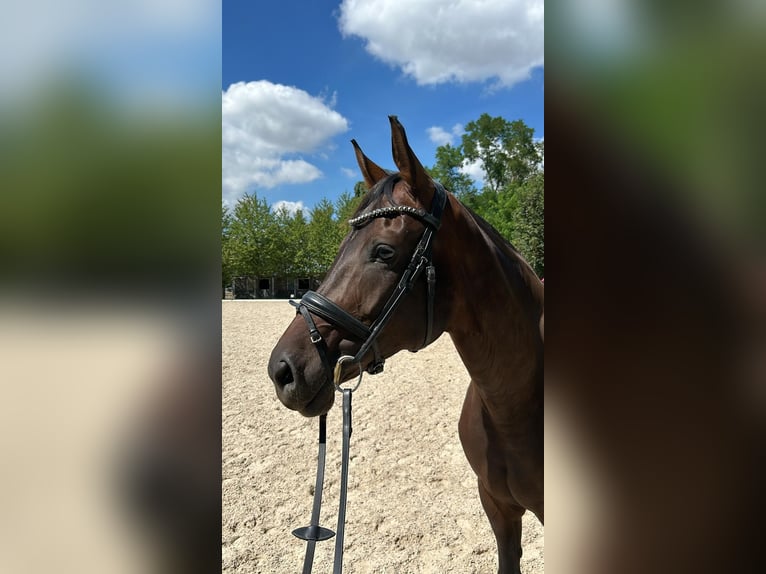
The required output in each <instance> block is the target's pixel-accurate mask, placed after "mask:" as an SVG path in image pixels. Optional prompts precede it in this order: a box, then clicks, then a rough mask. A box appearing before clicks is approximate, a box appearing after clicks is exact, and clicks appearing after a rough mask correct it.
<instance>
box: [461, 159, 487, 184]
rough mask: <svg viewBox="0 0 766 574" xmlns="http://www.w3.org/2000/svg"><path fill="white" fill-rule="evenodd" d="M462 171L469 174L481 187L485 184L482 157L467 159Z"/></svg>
mask: <svg viewBox="0 0 766 574" xmlns="http://www.w3.org/2000/svg"><path fill="white" fill-rule="evenodd" d="M460 171H461V172H462V173H464V174H466V175H467V176H469V177H470V178H471V179H472V180H473V181H474V183H475V184H476V187H478V188H479V189H481V188H482V186H483V185H484V177H485V173H484V164H483V163H482V161H481V160H480V159H478V158H477V159H476V160H474V161H468V160H465V161H464V162H463V166H462V167H461V168H460Z"/></svg>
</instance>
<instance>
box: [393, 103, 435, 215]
mask: <svg viewBox="0 0 766 574" xmlns="http://www.w3.org/2000/svg"><path fill="white" fill-rule="evenodd" d="M388 119H389V121H390V122H391V148H392V151H393V155H394V163H396V167H398V168H399V173H400V174H401V176H402V178H403V179H404V181H406V182H407V183H409V184H410V187H411V188H412V192H413V193H414V194H415V195H417V196H418V199H419V200H420V201H421V203H423V204H424V205H426V206H428V205H431V199H432V197H433V182H432V180H431V178H430V176H429V175H428V173H427V172H426V170H425V168H424V167H423V166H422V165H421V163H420V160H418V158H417V157H416V156H415V152H413V151H412V149H411V148H410V144H409V143H407V134H406V133H405V132H404V126H402V124H400V123H399V119H398V118H397V117H396V116H388Z"/></svg>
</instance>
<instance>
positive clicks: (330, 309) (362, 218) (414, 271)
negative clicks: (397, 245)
mask: <svg viewBox="0 0 766 574" xmlns="http://www.w3.org/2000/svg"><path fill="white" fill-rule="evenodd" d="M398 181H399V177H398V176H390V177H389V178H388V179H387V180H385V181H384V183H383V185H384V186H389V187H390V188H393V186H394V185H395V184H396V183H397V182H398ZM384 189H385V188H384ZM446 203H447V193H446V191H444V187H442V186H441V184H439V183H436V182H434V197H433V200H432V203H431V211H430V212H426V211H425V210H423V209H418V208H415V207H410V206H409V205H390V206H386V207H380V208H378V209H373V210H371V211H368V212H365V213H362V214H360V215H358V216H356V217H354V218H353V219H350V220H349V224H350V225H351V226H352V227H353V228H355V229H360V228H362V227H364V226H365V225H367V224H368V223H369V222H370V221H372V220H373V219H377V218H380V217H397V216H399V215H408V216H410V217H414V218H415V219H418V220H419V221H421V222H422V223H423V224H424V225H425V230H424V231H423V235H422V236H421V238H420V241H419V242H418V244H417V246H416V247H415V252H414V253H413V254H412V258H411V259H410V262H409V265H407V268H406V269H405V270H404V273H402V276H401V277H400V279H399V282H398V283H397V285H396V288H395V289H394V291H393V293H391V296H390V297H389V298H388V301H386V303H385V305H384V306H383V309H382V310H381V312H380V314H379V315H378V318H377V319H375V321H373V323H372V325H370V326H367V325H365V324H364V323H362V322H361V321H360V320H359V319H357V318H356V317H354V316H353V315H351V314H350V313H348V312H347V311H346V310H345V309H343V308H341V307H340V306H338V305H337V304H335V303H334V302H333V301H331V300H330V299H328V298H327V297H325V296H324V295H321V294H320V293H316V292H315V291H307V292H306V293H305V294H304V295H303V297H302V298H301V300H300V302H299V303H296V302H295V301H292V300H291V301H290V304H291V305H293V306H294V307H296V308H297V312H298V313H300V314H301V315H302V316H303V319H304V320H305V321H306V326H307V327H308V330H309V336H310V337H311V342H312V343H313V344H314V346H315V347H316V349H317V352H318V353H319V356H320V358H321V360H322V363H323V365H324V367H325V371H326V372H327V373H328V374H329V377H330V379H331V380H332V378H333V370H334V369H333V367H332V365H331V362H330V360H329V356H328V352H327V345H326V344H325V342H324V339H323V338H322V334H321V333H320V332H319V329H318V328H317V326H316V323H315V322H314V319H313V318H312V317H311V314H312V313H313V314H314V315H317V316H319V317H322V319H324V320H325V321H327V322H329V323H330V324H331V325H333V326H335V327H338V328H340V329H341V330H343V331H345V332H346V333H348V334H349V335H351V336H352V337H353V338H355V339H356V340H357V341H362V346H361V347H360V348H359V350H358V351H357V353H356V355H354V356H353V357H352V356H347V357H341V359H345V360H344V361H341V362H348V363H361V361H362V359H363V357H364V355H365V354H367V352H368V351H369V350H370V349H372V351H373V354H374V357H375V358H374V360H373V361H372V362H371V363H370V365H369V366H368V367H367V369H366V370H367V372H368V373H370V374H371V375H377V374H378V373H381V372H383V365H384V363H385V359H384V358H383V357H382V355H381V354H380V349H379V348H378V345H377V340H378V337H379V336H380V334H381V332H382V331H383V328H384V327H385V326H386V324H387V323H388V322H389V320H390V319H391V317H392V315H393V314H394V311H396V309H397V307H398V306H399V305H400V304H401V302H402V300H403V299H404V296H405V295H406V294H407V293H409V292H410V291H411V290H412V287H413V285H414V284H415V282H416V281H417V280H418V278H419V277H420V275H421V273H422V272H423V270H425V271H426V284H427V287H428V300H427V304H426V333H425V337H424V338H423V344H422V345H421V348H422V347H425V346H426V345H428V344H429V343H430V342H431V337H432V335H433V308H434V299H435V297H436V268H435V267H434V264H433V261H432V257H433V240H434V236H435V234H436V232H437V231H438V230H439V227H440V226H441V217H442V213H443V212H444V207H445V205H446ZM339 361H340V359H339Z"/></svg>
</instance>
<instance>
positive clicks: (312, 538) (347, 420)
mask: <svg viewBox="0 0 766 574" xmlns="http://www.w3.org/2000/svg"><path fill="white" fill-rule="evenodd" d="M350 360H353V357H351V356H349V355H345V356H343V357H341V358H340V359H338V362H337V364H336V365H335V372H334V377H333V379H334V384H335V389H336V390H337V391H338V392H339V393H342V394H343V449H342V451H341V471H340V501H339V503H338V528H337V532H338V535H337V537H336V538H335V558H334V560H333V574H342V571H343V538H344V534H345V530H346V500H347V498H348V464H349V453H350V450H351V432H352V430H353V429H352V426H351V395H352V393H353V392H354V391H355V390H356V389H357V388H359V384H360V383H361V382H362V375H363V371H362V368H361V366H360V367H359V379H358V380H357V382H356V385H354V387H353V388H343V387H341V386H340V375H341V370H342V366H343V363H344V362H347V361H350ZM326 450H327V414H323V415H320V417H319V454H318V456H317V478H316V483H315V486H314V505H313V508H312V510H311V522H310V524H309V525H308V526H303V527H301V528H296V529H295V530H293V534H294V535H295V536H296V537H298V538H300V539H301V540H305V541H306V555H305V557H304V559H303V574H311V568H312V566H313V564H314V550H315V548H316V543H317V542H318V541H321V540H328V539H330V538H332V537H333V536H335V532H333V531H332V530H330V529H329V528H323V527H321V526H319V511H320V509H321V507H322V488H323V485H324V468H325V453H326Z"/></svg>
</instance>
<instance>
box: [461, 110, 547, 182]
mask: <svg viewBox="0 0 766 574" xmlns="http://www.w3.org/2000/svg"><path fill="white" fill-rule="evenodd" d="M461 151H462V154H463V157H464V158H465V159H466V160H468V161H476V160H481V163H482V166H483V168H484V173H485V183H486V187H487V188H488V189H489V190H490V191H493V192H495V193H498V192H500V191H501V190H502V189H503V188H505V187H507V186H508V185H509V184H511V183H517V184H521V183H524V181H526V179H527V178H528V177H529V175H530V174H531V173H532V172H533V171H534V170H535V166H536V165H537V164H538V163H539V161H540V157H539V155H538V150H537V147H536V146H535V142H534V130H533V129H532V128H530V127H529V126H527V125H526V124H525V123H524V122H523V121H522V120H515V121H512V122H509V121H508V120H506V119H505V118H503V117H500V116H498V117H492V116H490V115H489V114H482V115H481V116H480V117H479V119H478V120H474V121H471V122H468V123H467V124H466V126H465V133H464V134H463V137H462V145H461Z"/></svg>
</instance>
